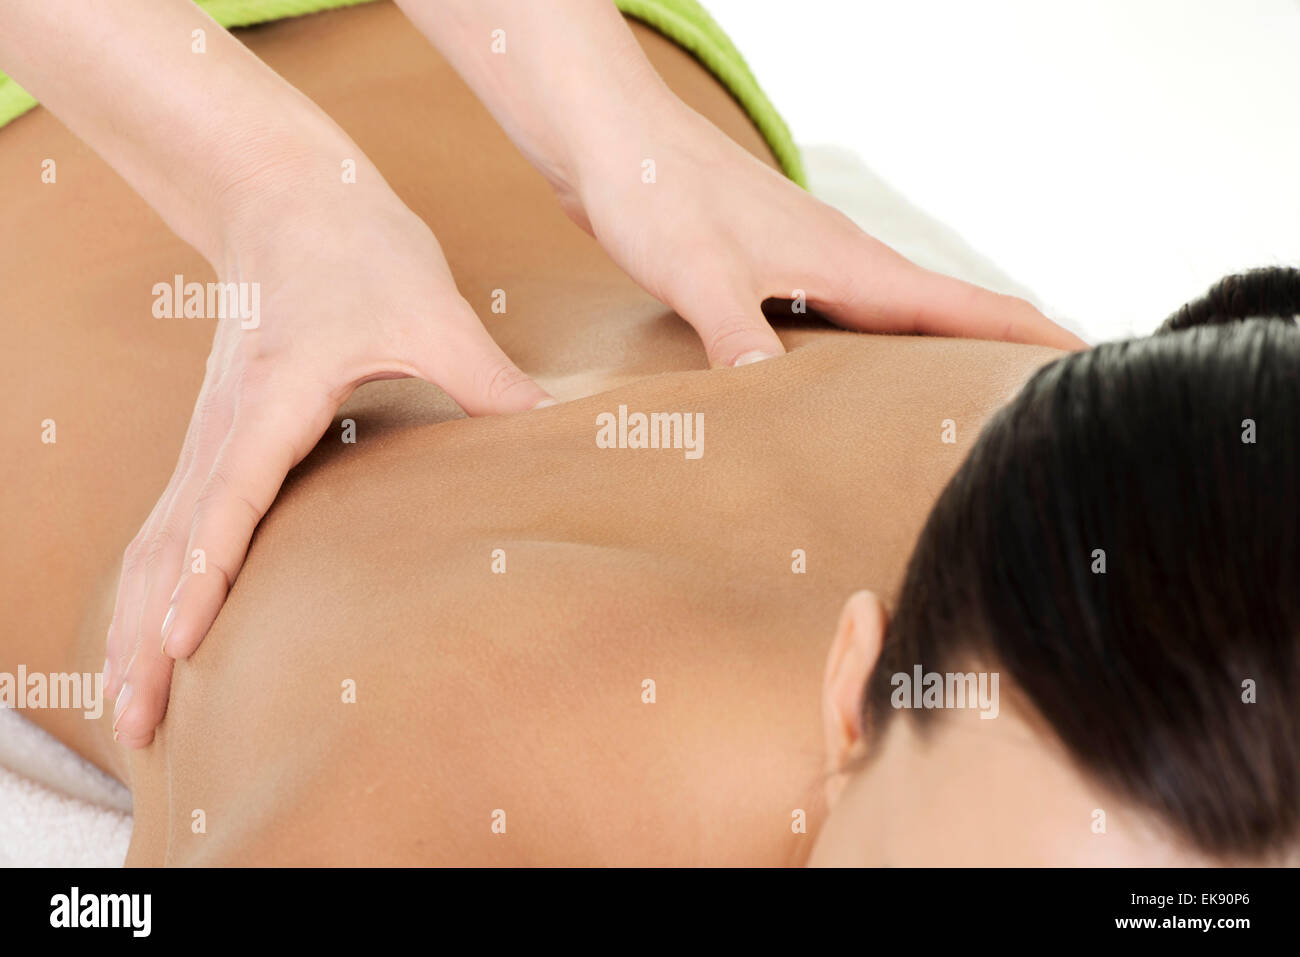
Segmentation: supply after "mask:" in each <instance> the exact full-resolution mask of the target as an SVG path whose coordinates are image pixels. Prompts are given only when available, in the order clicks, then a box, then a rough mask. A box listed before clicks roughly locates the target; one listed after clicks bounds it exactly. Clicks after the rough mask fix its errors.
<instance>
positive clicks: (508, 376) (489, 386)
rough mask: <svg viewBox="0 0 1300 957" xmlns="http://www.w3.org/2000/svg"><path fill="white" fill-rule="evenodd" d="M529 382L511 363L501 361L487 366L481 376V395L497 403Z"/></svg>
mask: <svg viewBox="0 0 1300 957" xmlns="http://www.w3.org/2000/svg"><path fill="white" fill-rule="evenodd" d="M530 381H531V380H530V379H529V378H528V376H527V375H525V374H524V373H523V371H522V370H520V369H519V367H518V366H516V365H514V364H513V363H511V362H506V361H502V362H500V363H498V364H496V365H493V366H489V367H488V368H487V369H486V370H485V371H484V372H483V374H482V388H481V390H480V391H481V393H482V394H483V395H485V396H487V398H488V400H489V401H491V402H494V403H495V402H499V401H501V400H502V399H504V398H505V397H506V396H508V395H509V394H510V393H511V392H513V391H514V390H515V389H518V388H519V387H520V386H523V385H527V384H528V383H529V382H530Z"/></svg>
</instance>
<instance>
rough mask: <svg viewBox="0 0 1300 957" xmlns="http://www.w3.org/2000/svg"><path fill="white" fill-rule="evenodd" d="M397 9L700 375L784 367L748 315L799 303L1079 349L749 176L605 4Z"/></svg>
mask: <svg viewBox="0 0 1300 957" xmlns="http://www.w3.org/2000/svg"><path fill="white" fill-rule="evenodd" d="M398 5H399V6H400V7H401V8H402V9H403V10H404V11H405V12H406V14H407V16H408V17H410V18H411V20H412V21H413V22H414V23H415V24H416V26H417V27H419V28H420V30H421V31H422V32H423V33H424V34H425V35H426V36H427V37H429V39H430V40H431V41H432V42H433V43H434V44H435V45H436V46H437V47H438V48H439V49H440V50H441V51H442V52H443V54H444V55H445V56H446V57H447V59H448V60H449V61H450V62H451V63H452V65H453V66H454V67H455V68H456V70H457V71H458V72H459V73H460V75H461V76H462V77H463V78H464V79H465V81H466V83H467V84H469V86H470V87H471V88H472V89H473V90H474V92H475V93H476V94H477V95H478V97H479V98H480V99H481V100H482V101H483V103H484V104H485V105H486V106H487V108H488V109H489V110H490V111H491V112H492V114H493V116H495V117H496V119H497V120H498V121H499V122H500V123H501V125H502V126H503V127H504V128H505V130H506V132H507V133H509V134H510V136H511V138H512V139H513V140H514V142H515V144H516V146H518V147H519V149H520V150H521V152H523V154H524V155H525V156H526V157H527V158H528V159H529V160H530V161H531V162H532V164H533V165H534V166H535V167H537V169H538V170H539V171H540V172H541V173H542V174H543V175H544V176H545V177H546V178H547V180H548V181H549V182H550V183H551V185H552V186H553V187H554V189H555V191H556V194H557V196H558V197H559V200H560V203H561V205H562V206H563V207H564V209H565V211H566V212H567V213H568V214H569V216H570V218H571V219H573V220H574V221H575V222H576V223H578V225H580V226H581V227H583V228H584V229H586V230H587V231H588V232H590V233H591V234H592V235H593V236H595V237H596V239H597V240H598V241H599V242H600V244H601V246H602V247H603V248H604V249H605V251H606V252H607V253H608V254H609V255H610V256H611V258H613V259H614V260H615V261H616V262H617V263H618V264H619V265H620V266H621V267H622V268H623V269H624V271H625V272H627V274H628V275H629V276H630V277H631V278H633V279H634V280H636V282H637V283H638V284H640V285H641V287H642V288H644V289H645V290H646V291H647V292H649V293H651V294H652V295H654V296H655V297H656V298H657V299H659V300H660V301H661V302H663V303H665V304H667V305H669V306H671V307H672V308H673V309H674V310H676V311H677V313H678V314H679V315H681V316H682V318H684V319H685V320H686V321H687V322H689V323H690V324H691V325H692V326H693V327H694V328H695V330H696V331H697V332H698V333H699V335H700V338H701V340H702V341H703V343H704V348H705V352H706V353H707V355H708V360H709V363H710V364H711V365H713V366H730V365H735V364H737V363H746V362H750V361H754V360H757V359H759V358H765V357H769V356H773V355H777V354H779V353H781V352H782V351H783V350H782V347H781V342H780V340H779V339H778V338H777V336H776V334H775V333H774V332H773V331H772V329H771V327H770V326H769V325H768V323H767V321H766V319H765V318H764V316H763V312H762V309H761V308H760V307H761V304H762V302H763V300H765V299H768V298H774V299H789V298H796V297H800V296H801V295H802V298H803V299H804V301H805V302H806V303H807V304H808V305H809V306H811V307H813V308H814V309H816V310H817V311H818V312H819V313H821V314H823V315H824V316H825V317H827V318H829V319H831V320H833V321H835V322H836V323H838V324H840V325H843V326H845V327H847V328H850V329H858V330H862V331H875V332H902V333H928V334H934V335H945V336H963V337H967V338H980V339H1002V340H1008V341H1012V342H1026V343H1036V344H1039V345H1049V346H1055V347H1057V348H1061V349H1078V348H1083V347H1084V345H1085V343H1084V342H1083V341H1082V340H1080V339H1078V338H1077V337H1076V336H1074V335H1072V334H1071V333H1069V332H1067V331H1066V330H1064V329H1062V328H1061V327H1060V326H1058V325H1056V324H1055V323H1053V322H1051V321H1050V320H1049V319H1047V317H1045V316H1044V315H1043V314H1042V313H1040V312H1039V311H1038V310H1037V309H1035V308H1034V307H1033V306H1032V305H1030V304H1029V303H1027V302H1025V301H1023V300H1020V299H1016V298H1014V297H1010V296H1001V295H997V294H995V293H992V292H989V291H988V290H986V289H982V288H980V287H978V286H973V285H970V284H969V283H965V282H961V281H959V280H956V279H952V278H950V277H947V276H942V275H939V274H937V273H932V272H929V271H928V270H925V269H922V268H920V267H918V266H916V265H915V264H913V263H911V262H909V261H908V260H907V259H905V258H904V257H902V256H900V255H899V254H898V253H896V252H894V251H893V250H892V249H890V248H889V247H887V246H885V245H884V244H882V243H880V242H878V241H876V240H874V239H872V238H871V237H870V236H868V235H867V234H866V233H864V232H863V231H862V230H861V229H859V228H858V227H857V226H856V225H854V224H853V223H852V222H851V221H850V220H849V219H848V218H847V217H845V216H843V215H842V214H840V213H838V212H837V211H835V210H833V209H831V208H830V207H829V206H827V205H825V204H824V203H822V202H820V201H818V200H816V199H814V198H813V197H812V196H811V195H809V194H808V193H806V192H804V191H803V190H802V189H800V188H799V187H798V186H796V185H794V184H793V183H791V182H790V181H789V180H787V179H785V178H784V177H782V176H781V175H779V174H778V173H776V172H774V171H773V170H771V169H770V168H768V167H767V166H765V165H764V164H763V163H761V162H759V161H758V160H757V159H755V158H754V157H753V156H752V155H751V154H749V153H748V152H747V151H745V150H744V149H742V148H741V147H740V146H738V145H737V144H736V143H734V142H733V141H732V140H730V139H729V138H727V137H726V136H725V135H724V134H723V133H722V132H721V131H719V130H718V129H717V127H715V126H713V124H711V123H709V122H708V121H707V120H705V119H704V118H703V117H701V116H700V115H699V114H698V113H696V112H695V111H694V110H692V109H690V108H689V107H688V106H686V105H685V104H684V103H683V102H682V101H681V100H680V99H678V98H677V96H676V95H675V94H674V93H673V92H672V91H671V90H669V89H668V87H667V86H666V85H665V84H664V82H663V81H662V80H661V79H660V77H659V76H658V75H657V74H656V73H655V71H654V69H653V68H652V67H651V65H650V63H649V61H648V60H647V59H646V57H645V55H644V54H643V53H642V52H641V48H640V46H639V45H638V44H637V42H636V39H635V37H634V36H633V35H632V32H631V31H630V30H629V29H628V27H627V25H626V24H625V22H624V21H623V18H622V17H621V16H620V15H619V13H618V11H617V10H616V9H615V7H614V5H613V4H611V3H608V2H606V0H554V2H553V3H548V4H527V3H524V4H521V3H517V2H514V0H398ZM494 29H495V30H500V31H502V32H503V35H504V36H507V37H513V38H515V39H514V41H512V42H513V43H514V45H513V46H512V47H511V48H510V52H509V54H508V55H507V56H495V55H493V54H492V52H491V51H490V49H489V45H488V44H487V43H486V42H484V40H483V38H485V37H488V36H489V35H490V34H491V33H492V31H493V30H494ZM542 78H545V82H542Z"/></svg>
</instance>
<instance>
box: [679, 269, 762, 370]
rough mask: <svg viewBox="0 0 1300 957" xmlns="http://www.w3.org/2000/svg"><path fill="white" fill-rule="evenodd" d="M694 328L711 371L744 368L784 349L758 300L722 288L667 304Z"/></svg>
mask: <svg viewBox="0 0 1300 957" xmlns="http://www.w3.org/2000/svg"><path fill="white" fill-rule="evenodd" d="M669 305H670V306H672V307H673V308H674V309H676V310H677V314H678V315H680V316H681V317H682V318H683V319H685V320H686V321H687V322H689V323H690V324H691V326H692V327H694V329H695V331H696V332H697V333H699V336H700V340H701V341H702V342H703V343H704V351H705V353H706V354H707V355H708V357H709V365H710V366H712V367H713V368H715V369H716V368H718V367H726V366H740V365H748V364H749V363H751V362H758V361H759V360H761V359H770V358H772V357H774V356H780V355H784V354H785V346H783V345H781V340H780V339H779V338H777V335H776V333H775V332H773V331H772V327H771V325H769V324H768V321H767V319H766V318H764V316H763V311H762V308H761V306H760V303H759V297H758V296H756V295H751V294H749V293H747V292H744V291H741V290H739V289H735V288H731V289H727V288H723V289H719V290H713V291H709V292H704V293H702V294H699V295H696V296H695V297H694V298H693V300H692V301H691V302H689V303H686V302H683V303H681V304H680V305H679V304H677V303H671V302H670V303H669Z"/></svg>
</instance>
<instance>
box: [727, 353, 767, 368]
mask: <svg viewBox="0 0 1300 957" xmlns="http://www.w3.org/2000/svg"><path fill="white" fill-rule="evenodd" d="M773 356H774V353H771V352H763V351H762V350H761V349H755V350H754V351H753V352H746V353H745V354H744V355H742V356H737V357H736V361H735V362H733V363H732V366H733V367H737V366H748V365H753V364H754V363H755V362H762V361H763V360H764V359H771V358H773Z"/></svg>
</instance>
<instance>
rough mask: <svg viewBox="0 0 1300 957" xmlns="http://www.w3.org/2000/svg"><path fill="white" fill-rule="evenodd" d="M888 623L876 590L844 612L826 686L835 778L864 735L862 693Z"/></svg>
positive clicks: (860, 595) (853, 599) (825, 721)
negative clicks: (875, 592)
mask: <svg viewBox="0 0 1300 957" xmlns="http://www.w3.org/2000/svg"><path fill="white" fill-rule="evenodd" d="M887 624H888V615H887V614H886V612H885V606H884V605H883V604H882V603H881V601H880V599H879V598H877V597H876V595H875V594H874V593H873V592H869V591H860V592H855V593H854V594H853V595H851V596H849V600H848V601H846V602H845V603H844V610H843V611H841V612H840V623H839V625H838V626H836V629H835V640H834V642H833V643H832V644H831V653H830V657H829V658H827V659H826V677H825V679H824V681H823V684H822V727H823V730H824V733H825V737H826V769H827V771H829V772H830V773H831V774H832V775H833V776H834V775H838V772H840V771H842V770H843V768H844V766H845V765H846V764H847V763H848V760H849V758H850V756H851V755H852V752H853V749H854V747H855V746H856V745H857V743H858V741H859V739H861V737H862V701H863V692H864V690H865V688H866V683H867V678H868V677H869V676H870V675H871V672H872V670H873V669H874V668H875V667H876V661H877V660H878V659H879V658H880V648H881V645H882V644H883V643H884V640H885V627H886V625H887ZM833 780H834V779H833ZM839 781H840V785H841V786H842V784H843V780H842V778H840V779H839ZM829 787H830V786H829V785H828V788H829ZM838 792H839V786H836V787H835V788H834V794H831V793H829V792H828V797H830V798H831V799H832V800H834V797H835V796H837V795H838Z"/></svg>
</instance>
